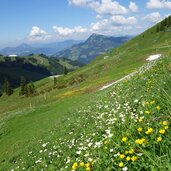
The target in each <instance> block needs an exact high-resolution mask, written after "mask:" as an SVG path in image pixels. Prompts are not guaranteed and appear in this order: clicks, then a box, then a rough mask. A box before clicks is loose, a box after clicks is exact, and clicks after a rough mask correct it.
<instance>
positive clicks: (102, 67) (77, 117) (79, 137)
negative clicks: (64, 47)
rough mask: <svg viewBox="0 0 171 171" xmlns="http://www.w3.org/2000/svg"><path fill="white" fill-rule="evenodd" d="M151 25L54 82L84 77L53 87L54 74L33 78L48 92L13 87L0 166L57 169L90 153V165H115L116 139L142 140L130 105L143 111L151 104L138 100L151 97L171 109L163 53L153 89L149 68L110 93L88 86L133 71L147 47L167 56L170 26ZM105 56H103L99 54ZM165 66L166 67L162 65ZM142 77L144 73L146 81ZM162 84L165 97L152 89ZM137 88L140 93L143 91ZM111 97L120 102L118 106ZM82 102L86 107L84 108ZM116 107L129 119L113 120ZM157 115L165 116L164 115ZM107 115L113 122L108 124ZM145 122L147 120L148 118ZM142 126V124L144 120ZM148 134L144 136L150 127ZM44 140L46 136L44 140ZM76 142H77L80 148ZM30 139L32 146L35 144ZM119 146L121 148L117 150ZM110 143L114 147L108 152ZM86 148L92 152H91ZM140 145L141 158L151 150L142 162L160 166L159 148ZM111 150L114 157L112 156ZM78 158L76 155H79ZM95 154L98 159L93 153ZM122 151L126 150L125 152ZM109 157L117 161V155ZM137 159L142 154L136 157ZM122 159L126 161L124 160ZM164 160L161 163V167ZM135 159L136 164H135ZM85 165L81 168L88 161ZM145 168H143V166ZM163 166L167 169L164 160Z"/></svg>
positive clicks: (4, 104)
mask: <svg viewBox="0 0 171 171" xmlns="http://www.w3.org/2000/svg"><path fill="white" fill-rule="evenodd" d="M155 30H156V28H155V27H153V28H151V29H149V30H147V31H146V32H144V33H142V34H141V35H139V36H137V37H135V38H134V39H132V40H131V41H129V42H127V43H126V44H124V45H123V46H121V47H119V48H117V49H114V50H112V51H111V52H108V53H106V54H104V55H102V56H99V57H97V58H96V59H95V60H94V61H92V63H90V64H89V65H87V66H85V67H83V68H80V69H78V70H77V71H74V72H72V73H70V74H68V75H67V76H64V77H60V78H59V80H58V81H59V82H60V81H62V82H65V83H68V82H70V81H72V80H73V79H77V77H78V76H79V75H83V77H84V79H85V80H84V81H83V82H80V83H78V84H74V85H71V86H68V85H67V88H64V89H61V90H58V89H53V80H52V79H49V78H47V79H44V80H42V81H39V82H37V83H36V87H37V90H38V91H40V90H43V91H44V90H45V91H46V88H49V87H50V88H51V89H53V90H52V91H50V92H45V93H44V94H40V95H39V96H36V97H31V98H21V97H19V96H18V93H19V89H17V90H15V93H14V94H13V95H12V96H11V97H6V96H3V97H1V99H0V108H1V111H0V114H1V121H0V168H1V169H0V170H5V171H6V170H9V168H11V169H13V168H16V169H15V170H22V169H23V168H25V169H26V170H41V169H40V168H45V169H44V170H60V168H63V170H71V168H72V165H73V163H75V162H76V161H77V160H80V161H84V162H85V163H86V162H88V161H91V160H92V159H93V161H94V160H95V164H94V165H93V166H91V167H92V169H91V170H100V169H101V170H112V169H113V170H114V169H115V170H117V169H118V168H117V167H118V164H119V162H121V161H122V160H119V159H118V158H114V157H113V158H112V157H111V155H114V153H115V155H116V154H117V153H118V152H119V149H120V148H121V147H120V146H123V145H124V144H123V143H122V144H120V143H121V140H122V138H123V137H126V138H128V137H132V139H131V140H130V139H129V140H127V141H132V142H134V143H135V141H136V140H137V141H136V142H137V143H140V144H141V143H142V144H143V145H144V143H145V141H144V139H142V138H143V137H137V136H135V135H136V134H137V132H136V129H138V128H139V127H138V125H137V127H136V126H135V125H136V124H137V123H134V122H133V119H132V120H130V118H129V116H130V114H131V111H133V109H134V108H133V107H134V105H135V109H136V106H137V111H140V109H142V110H143V109H144V110H146V109H145V108H148V107H149V106H150V107H151V105H149V106H145V107H144V106H142V102H143V101H148V102H152V101H154V99H155V105H154V104H153V108H154V109H155V110H157V109H156V107H157V106H158V105H159V106H162V107H161V109H160V110H159V111H162V112H163V114H164V115H169V114H170V113H169V107H170V92H169V88H167V89H166V90H167V91H166V90H165V88H166V87H165V84H164V80H165V82H166V86H169V79H170V77H169V73H170V66H169V65H170V61H169V60H168V61H167V62H168V63H167V62H166V61H163V65H164V67H163V68H157V72H160V71H161V72H162V74H159V77H156V78H155V79H156V80H157V81H158V82H159V83H160V84H155V86H156V88H155V87H153V88H154V93H152V92H151V91H150V92H146V89H145V86H148V85H146V84H150V80H151V76H150V74H151V72H147V73H145V74H144V75H142V77H140V76H137V77H134V78H133V80H132V81H128V82H127V83H123V84H121V85H120V84H119V85H118V86H114V87H113V90H115V91H116V94H115V95H112V92H113V90H112V89H111V90H106V91H104V92H103V91H102V92H94V93H89V92H92V90H93V91H94V90H97V89H98V88H99V87H101V86H102V85H104V83H107V82H111V81H115V80H117V79H120V78H121V77H123V76H124V75H126V74H129V73H130V72H133V71H135V70H136V69H137V68H139V67H140V66H142V64H144V63H146V60H145V59H146V58H147V57H148V56H149V55H153V54H157V53H161V54H163V56H167V54H170V50H171V49H170V46H169V44H170V43H171V39H170V34H171V32H158V33H155ZM106 56H108V57H107V58H104V57H106ZM168 56H169V55H168ZM167 67H168V68H167ZM164 68H165V70H166V71H167V72H164V71H163V69H164ZM146 77H147V78H149V83H148V82H147V78H146ZM141 79H142V80H141ZM162 81H163V83H162ZM159 86H161V88H162V89H163V90H165V91H166V92H167V94H168V97H167V95H165V99H166V100H165V101H164V100H162V99H164V97H162V96H163V94H164V93H162V94H160V93H161V92H159V91H157V88H160V87H159ZM165 94H166V93H165ZM142 95H143V97H141V96H142ZM166 97H167V98H166ZM136 99H138V100H139V101H140V104H137V103H135V104H134V100H136ZM117 100H118V101H117ZM115 102H118V106H117V103H116V104H115ZM127 102H128V104H127ZM88 106H89V107H88ZM127 106H128V107H127ZM130 106H132V109H130V108H129V107H130ZM81 107H83V108H82V109H81ZM150 107H149V108H150ZM78 109H80V112H78ZM154 109H153V110H154ZM147 111H148V110H147ZM157 111H158V110H157ZM159 111H158V112H159ZM144 112H145V111H144ZM148 112H149V111H148ZM148 112H146V113H148ZM133 113H135V114H137V112H134V111H133ZM115 114H116V118H118V120H119V118H120V116H122V117H124V115H125V114H127V115H128V116H126V117H125V118H126V119H125V120H126V121H125V122H124V123H122V124H121V122H120V124H119V122H118V120H116V121H115V119H114V121H112V118H115ZM138 114H139V113H138ZM149 116H151V115H149ZM131 117H133V116H131ZM162 118H163V121H164V119H165V118H164V117H162ZM166 119H167V118H166ZM154 120H155V118H154ZM155 121H156V120H155ZM157 121H158V119H157ZM98 123H99V125H98ZM110 123H111V126H108V124H110ZM112 123H113V125H112ZM150 123H151V120H150ZM83 126H84V127H83ZM166 126H167V125H166ZM54 127H55V128H54ZM108 128H111V131H109V129H108ZM128 128H130V131H128V132H126V131H127V129H128ZM134 128H135V129H134ZM149 128H151V127H150V126H149ZM77 129H78V130H77ZM105 130H106V131H105ZM139 130H141V127H140V129H139ZM143 131H144V132H145V131H148V127H147V128H146V129H145V128H143ZM72 132H73V133H72ZM111 132H112V133H111ZM131 132H132V133H133V135H132V134H131ZM144 132H143V133H144ZM148 132H150V134H149V135H153V134H154V133H156V129H154V128H153V129H149V131H148ZM167 132H168V131H166V133H167ZM110 133H111V134H114V136H115V137H113V139H112V140H111V142H112V141H114V140H116V142H113V143H114V145H113V144H112V143H111V144H110V143H108V141H109V140H107V141H106V138H105V137H104V136H105V134H106V135H108V134H109V136H111V134H110ZM152 133H153V134H152ZM134 134H135V135H134ZM92 135H93V136H92ZM138 135H139V134H138ZM145 135H146V136H147V135H148V134H145ZM149 135H148V136H149ZM167 136H168V134H167ZM93 137H94V138H93ZM41 138H42V139H43V140H42V141H40V144H39V145H38V144H37V142H38V140H39V139H41ZM133 138H134V139H133ZM155 138H156V139H155V141H154V142H155V143H156V141H157V138H159V140H160V137H159V135H158V136H156V137H155ZM162 138H164V137H162ZM73 139H75V140H73ZM166 139H167V138H166ZM167 140H168V139H167ZM47 142H49V143H48V144H47ZM163 142H164V143H165V139H164V141H163V140H162V143H163ZM80 143H81V144H80ZM92 143H93V144H94V145H93V144H92ZM151 143H152V142H151ZM169 143H170V142H167V143H166V144H164V145H163V146H165V147H168V146H169ZM69 144H73V145H72V146H73V148H72V149H71V150H70V151H69V150H68V145H69ZM78 144H79V147H80V148H78ZM99 144H100V145H99ZM105 144H106V145H105ZM109 144H110V145H109ZM28 145H29V146H30V147H29V148H30V150H29V151H28V152H27V148H28ZM74 145H75V146H74ZM82 146H83V147H84V146H85V148H84V151H85V152H86V151H87V152H89V154H88V153H87V154H84V155H83V154H82V152H81V154H79V153H80V150H81V151H82V149H83V147H82ZM93 146H95V147H96V146H98V147H97V148H96V149H94V148H92V147H93ZM106 146H107V147H106ZM112 146H113V147H112ZM132 146H133V145H132ZM132 146H131V147H132ZM32 147H35V149H33V148H32ZM110 147H112V148H113V150H112V149H110V150H109V148H110ZM116 147H120V148H118V150H116V149H115V148H116ZM131 147H130V149H131ZM106 148H108V151H105V150H106ZM124 148H125V147H124ZM148 148H149V149H152V148H151V147H150V146H148ZM154 148H155V149H153V150H154V151H155V150H156V149H158V148H156V146H154ZM79 149H80V150H79ZM163 149H164V148H162V150H163ZM136 150H137V147H135V149H134V151H136ZM109 151H111V153H109ZM112 151H113V152H114V153H112ZM91 152H93V153H92V154H91ZM121 152H123V151H120V153H121ZM145 152H146V154H145V155H143V156H146V159H144V158H143V160H144V163H148V162H147V161H148V160H147V156H149V161H151V163H149V164H147V166H146V167H147V168H148V167H151V168H152V169H153V170H155V169H156V168H157V169H158V168H159V169H158V170H160V167H159V166H156V164H160V162H158V159H156V158H157V157H156V156H157V155H158V153H156V154H157V155H154V156H155V157H154V156H153V155H152V154H153V153H151V151H148V150H147V151H145ZM136 153H137V151H136ZM148 153H149V154H148ZM121 154H122V153H121ZM154 154H155V153H154ZM28 155H29V156H28ZM124 155H125V154H124ZM151 155H152V156H151ZM169 155H170V151H168V152H167V154H166V158H165V155H164V153H163V152H161V155H160V157H159V159H161V161H162V160H163V162H165V163H167V164H166V165H167V167H168V168H169V169H170V166H169V164H168V163H169V162H170V156H169ZM132 156H133V155H131V157H132ZM68 157H69V158H68ZM109 157H111V158H110V159H109ZM121 157H123V156H121ZM135 157H136V156H135ZM20 158H21V160H20ZM76 158H78V159H77V160H76ZM99 158H100V160H99V161H98V159H99ZM125 158H126V157H125V156H124V159H125ZM135 159H136V158H133V160H135ZM22 160H23V163H22ZM96 160H97V162H96ZM113 161H116V162H115V163H114V162H113ZM137 161H140V160H139V159H138V160H137ZM155 161H157V162H155ZM51 162H52V163H51ZM91 162H92V161H91ZM123 163H124V165H125V160H124V162H123ZM128 163H129V162H128ZM154 163H156V164H154ZM77 164H78V163H75V165H74V166H73V168H74V167H77ZM133 164H134V163H133ZM82 165H83V163H82ZM88 165H89V164H87V169H90V168H91V167H88ZM121 165H122V163H121ZM121 165H120V166H121ZM140 165H143V164H142V162H140ZM166 165H165V166H166ZM165 166H164V164H162V163H161V167H165ZM18 167H19V168H18ZM47 167H48V168H47ZM113 167H114V168H113ZM125 167H128V168H129V167H131V169H132V170H136V169H135V168H134V167H133V166H132V165H131V166H127V165H126V166H124V167H123V168H124V169H126V168H125ZM135 167H139V166H137V164H136V166H135ZM144 167H145V166H144ZM17 168H18V169H17ZM33 168H34V169H33ZM107 168H108V169H107ZM151 168H150V169H151ZM79 169H80V168H79ZM82 169H83V170H85V167H83V168H82ZM145 169H146V168H145ZM150 169H149V168H148V169H146V170H150ZM152 169H151V170H152ZM157 169H156V170H157ZM162 169H163V170H164V169H165V168H162ZM129 170H130V169H129ZM142 170H143V169H142Z"/></svg>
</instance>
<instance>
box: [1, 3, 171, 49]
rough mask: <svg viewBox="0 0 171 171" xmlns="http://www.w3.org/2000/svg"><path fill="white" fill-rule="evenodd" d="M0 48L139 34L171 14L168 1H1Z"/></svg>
mask: <svg viewBox="0 0 171 171" xmlns="http://www.w3.org/2000/svg"><path fill="white" fill-rule="evenodd" d="M0 7H1V10H0V17H1V19H0V26H1V29H0V37H1V39H0V47H4V46H7V45H17V44H19V43H22V42H25V43H30V44H31V43H37V42H53V41H62V40H66V39H85V38H87V37H88V36H89V35H91V34H92V33H99V34H105V35H111V36H120V35H136V34H138V33H141V32H142V31H144V30H145V29H147V28H148V27H150V26H152V25H154V24H155V23H156V22H158V21H160V20H161V19H163V18H164V17H165V16H166V15H168V14H170V13H171V1H170V0H166V1H162V0H1V1H0Z"/></svg>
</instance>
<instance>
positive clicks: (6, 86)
mask: <svg viewBox="0 0 171 171" xmlns="http://www.w3.org/2000/svg"><path fill="white" fill-rule="evenodd" d="M13 92H14V90H13V88H12V87H11V84H10V82H9V81H8V79H7V78H5V80H4V83H3V86H2V90H1V91H0V96H2V95H3V93H5V94H6V95H8V96H10V95H12V94H13Z"/></svg>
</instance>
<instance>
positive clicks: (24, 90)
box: [20, 76, 27, 95]
mask: <svg viewBox="0 0 171 171" xmlns="http://www.w3.org/2000/svg"><path fill="white" fill-rule="evenodd" d="M26 85H27V83H26V79H25V78H24V76H21V78H20V87H21V90H20V95H24V94H25V93H26Z"/></svg>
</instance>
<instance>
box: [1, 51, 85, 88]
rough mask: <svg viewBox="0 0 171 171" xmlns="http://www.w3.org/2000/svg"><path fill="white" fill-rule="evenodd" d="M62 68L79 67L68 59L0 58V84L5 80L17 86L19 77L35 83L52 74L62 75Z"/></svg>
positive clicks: (42, 56)
mask: <svg viewBox="0 0 171 171" xmlns="http://www.w3.org/2000/svg"><path fill="white" fill-rule="evenodd" d="M64 66H66V67H67V69H68V70H69V71H73V70H75V69H77V68H79V67H80V66H83V64H81V63H80V62H77V61H71V60H69V59H63V58H61V59H55V58H48V57H47V56H45V55H43V54H42V55H30V56H26V57H3V56H1V57H0V84H2V83H3V81H4V79H5V78H8V80H9V81H10V82H11V84H12V86H13V87H17V86H19V82H20V77H21V76H24V77H25V78H26V80H27V81H37V80H40V79H43V78H46V77H47V76H50V75H52V74H54V75H56V74H58V75H60V74H63V73H64Z"/></svg>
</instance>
